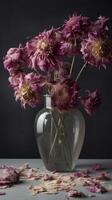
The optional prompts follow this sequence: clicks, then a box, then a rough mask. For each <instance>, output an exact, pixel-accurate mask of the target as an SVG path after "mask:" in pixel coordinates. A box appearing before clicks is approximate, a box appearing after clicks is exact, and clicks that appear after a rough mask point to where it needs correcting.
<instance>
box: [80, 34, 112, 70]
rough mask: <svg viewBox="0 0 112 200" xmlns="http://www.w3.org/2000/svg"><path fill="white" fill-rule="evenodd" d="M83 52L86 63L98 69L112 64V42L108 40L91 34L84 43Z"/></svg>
mask: <svg viewBox="0 0 112 200" xmlns="http://www.w3.org/2000/svg"><path fill="white" fill-rule="evenodd" d="M81 52H82V54H83V58H84V60H85V62H87V63H89V64H90V65H93V66H96V67H98V68H100V67H101V66H103V67H104V68H105V67H106V64H109V63H111V62H112V42H111V41H109V40H108V39H104V38H101V37H94V36H93V35H92V34H89V37H88V39H86V40H84V41H83V42H82V48H81Z"/></svg>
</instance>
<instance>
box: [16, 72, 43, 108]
mask: <svg viewBox="0 0 112 200" xmlns="http://www.w3.org/2000/svg"><path fill="white" fill-rule="evenodd" d="M14 89H15V96H16V100H20V101H21V104H22V105H23V107H25V106H26V105H29V106H31V107H35V106H36V105H38V104H39V103H40V100H41V97H42V87H41V86H40V85H39V84H38V76H37V75H35V74H34V73H29V74H27V75H25V76H24V77H20V79H19V84H18V86H17V87H16V88H14Z"/></svg>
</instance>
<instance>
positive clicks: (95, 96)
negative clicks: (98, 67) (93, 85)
mask: <svg viewBox="0 0 112 200" xmlns="http://www.w3.org/2000/svg"><path fill="white" fill-rule="evenodd" d="M81 104H82V106H83V108H84V109H85V111H86V112H87V113H88V114H89V115H92V114H93V113H94V112H95V111H96V109H97V108H98V107H99V106H100V104H101V97H100V94H99V92H98V91H97V90H95V91H94V92H91V93H90V92H89V94H88V95H87V96H85V97H83V98H81Z"/></svg>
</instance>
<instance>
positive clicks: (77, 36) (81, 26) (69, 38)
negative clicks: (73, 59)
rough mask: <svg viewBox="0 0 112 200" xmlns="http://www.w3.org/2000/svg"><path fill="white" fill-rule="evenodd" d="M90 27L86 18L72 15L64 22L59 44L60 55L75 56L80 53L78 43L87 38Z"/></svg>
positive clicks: (89, 22)
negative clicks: (61, 38)
mask: <svg viewBox="0 0 112 200" xmlns="http://www.w3.org/2000/svg"><path fill="white" fill-rule="evenodd" d="M90 27H91V21H90V19H89V18H88V17H83V16H81V15H80V16H77V15H73V16H72V17H70V18H69V20H66V21H65V24H64V27H63V30H62V36H63V40H62V42H61V47H60V52H61V54H62V55H68V56H72V55H76V54H77V53H79V52H80V42H81V41H82V39H84V38H86V37H87V34H88V31H89V30H90Z"/></svg>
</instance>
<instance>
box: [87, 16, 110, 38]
mask: <svg viewBox="0 0 112 200" xmlns="http://www.w3.org/2000/svg"><path fill="white" fill-rule="evenodd" d="M108 20H109V18H106V17H102V16H100V17H98V19H97V20H96V21H95V22H94V23H93V24H92V27H91V32H92V33H94V35H96V36H100V37H105V36H106V34H107V32H108V30H109V29H108V26H107V22H108Z"/></svg>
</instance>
